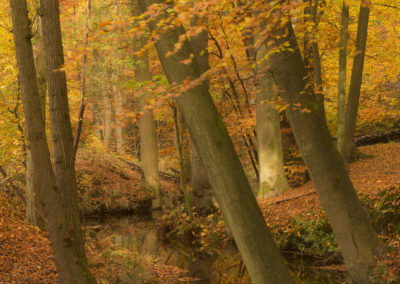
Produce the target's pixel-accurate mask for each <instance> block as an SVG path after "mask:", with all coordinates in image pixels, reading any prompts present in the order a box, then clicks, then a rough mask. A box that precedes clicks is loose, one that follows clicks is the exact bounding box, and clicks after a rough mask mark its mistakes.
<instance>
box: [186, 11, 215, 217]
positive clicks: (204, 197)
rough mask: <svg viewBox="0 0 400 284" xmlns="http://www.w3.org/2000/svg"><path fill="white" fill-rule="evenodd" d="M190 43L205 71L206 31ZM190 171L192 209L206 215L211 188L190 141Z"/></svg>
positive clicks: (201, 70)
mask: <svg viewBox="0 0 400 284" xmlns="http://www.w3.org/2000/svg"><path fill="white" fill-rule="evenodd" d="M197 20H198V19H197V17H196V16H195V17H193V18H192V19H191V24H192V25H193V26H196V25H197ZM190 45H191V47H192V49H193V54H194V58H195V59H196V61H197V64H198V65H199V69H200V72H201V73H204V72H207V71H208V70H209V69H210V65H209V63H208V57H209V56H208V33H207V31H206V30H203V31H201V32H200V33H199V34H197V35H196V36H193V37H191V38H190ZM205 83H206V85H207V86H208V85H209V82H208V80H205ZM191 163H192V164H191V171H190V187H191V190H190V200H191V202H192V205H193V207H194V208H195V209H194V210H195V211H196V212H197V214H199V215H203V216H204V215H207V214H209V213H210V212H211V211H212V209H213V202H212V188H211V184H210V181H209V180H208V178H207V174H206V170H205V169H204V165H203V162H202V161H201V158H200V156H199V154H198V153H197V151H196V148H195V147H194V145H193V143H192V159H191Z"/></svg>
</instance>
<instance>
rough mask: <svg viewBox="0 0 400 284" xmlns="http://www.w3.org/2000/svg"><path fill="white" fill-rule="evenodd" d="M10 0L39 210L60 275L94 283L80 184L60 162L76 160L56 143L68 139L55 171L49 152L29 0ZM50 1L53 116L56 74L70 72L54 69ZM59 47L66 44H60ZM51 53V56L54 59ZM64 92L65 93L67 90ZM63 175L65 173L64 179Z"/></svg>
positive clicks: (54, 12)
mask: <svg viewBox="0 0 400 284" xmlns="http://www.w3.org/2000/svg"><path fill="white" fill-rule="evenodd" d="M10 3H11V9H12V18H13V31H14V33H13V34H14V42H15V48H16V56H17V62H18V69H19V71H20V81H21V93H22V97H23V103H24V113H25V121H26V128H27V134H28V135H27V136H28V142H29V147H30V150H31V155H32V166H33V167H34V168H35V175H36V176H37V181H38V182H39V184H38V189H39V192H38V193H39V196H40V200H41V202H40V204H41V206H40V208H39V210H40V212H41V214H43V215H44V216H45V218H46V221H47V226H48V231H49V238H50V242H51V246H52V248H53V253H54V259H55V262H56V265H57V269H58V272H59V276H60V280H61V282H62V283H71V284H72V283H95V282H96V281H95V279H94V278H93V277H92V276H91V274H90V272H89V269H88V264H87V260H86V256H85V250H84V246H83V240H82V235H81V231H80V221H79V216H78V214H77V213H78V206H77V201H76V192H75V188H74V187H70V186H69V185H71V184H73V185H74V184H75V179H74V178H75V177H74V176H72V179H71V175H68V174H69V173H71V170H70V169H71V168H65V167H64V169H62V170H64V171H66V173H61V174H60V170H61V166H64V165H65V164H64V163H63V162H65V163H66V162H69V163H68V166H71V165H72V172H73V163H72V164H71V162H73V159H68V160H62V159H60V152H59V147H58V146H59V145H57V144H58V142H65V141H64V140H59V141H57V140H56V141H55V143H54V148H55V152H54V157H55V163H54V164H55V169H56V174H55V175H54V172H53V169H52V164H51V161H50V153H49V148H48V145H47V140H46V134H45V129H44V122H43V117H42V111H41V105H40V100H39V92H38V85H37V81H36V72H35V67H34V61H33V53H32V44H31V37H32V35H31V31H30V27H29V25H30V24H29V19H28V10H27V4H26V1H25V0H11V1H10ZM46 4H47V5H45V6H46V7H44V6H43V13H44V15H43V18H42V20H43V22H42V23H43V39H44V50H45V51H46V61H47V70H48V71H49V70H51V72H48V74H47V75H48V79H49V81H48V82H49V93H50V98H51V100H50V104H51V106H50V109H51V112H53V118H54V112H55V111H56V110H57V111H58V112H57V113H58V114H60V113H59V107H60V105H58V104H54V95H55V93H54V89H53V88H54V79H55V78H53V76H60V75H61V76H63V75H62V74H64V78H65V73H64V72H61V71H56V72H54V70H55V69H59V68H60V67H61V65H62V64H60V65H58V66H57V67H56V66H54V65H56V64H54V63H56V62H55V61H56V60H60V57H59V56H55V55H61V59H62V49H61V52H60V50H58V52H56V50H54V49H52V48H49V47H51V44H50V45H49V39H50V38H52V39H53V40H56V41H55V42H53V44H54V43H55V44H61V34H60V33H59V32H60V30H59V27H60V26H59V18H58V15H59V14H58V11H59V10H58V2H56V1H47V2H46ZM49 23H51V25H52V27H53V29H54V30H51V29H49V27H48V25H49ZM57 27H58V28H57ZM57 31H58V33H57ZM55 35H58V39H57V38H53V37H52V36H55ZM60 47H61V45H60V46H59V48H60ZM49 57H52V59H51V58H49ZM53 60H54V61H53ZM59 63H61V62H59ZM49 73H50V74H49ZM65 91H66V88H65ZM64 94H65V95H66V92H65V93H64ZM65 99H66V96H65ZM52 100H53V102H52ZM60 103H62V102H60ZM64 103H65V101H64ZM66 106H67V105H66ZM61 107H62V105H61ZM64 110H65V111H66V112H63V115H61V117H63V118H67V119H69V116H68V108H65V105H64ZM54 122H56V121H53V124H52V127H53V134H54V135H55V134H56V133H59V131H63V130H64V131H66V130H68V129H57V127H61V126H64V125H61V123H58V124H56V123H54ZM68 122H69V121H68ZM69 131H70V140H69V142H70V145H69V146H68V145H65V146H66V147H68V149H69V153H68V154H69V156H68V157H71V156H72V132H71V127H70V126H69ZM54 138H55V137H54ZM54 138H53V139H54ZM65 154H67V153H65ZM72 157H73V156H72ZM60 162H61V163H60ZM63 175H64V176H63ZM62 177H65V179H64V178H62ZM74 196H75V198H74Z"/></svg>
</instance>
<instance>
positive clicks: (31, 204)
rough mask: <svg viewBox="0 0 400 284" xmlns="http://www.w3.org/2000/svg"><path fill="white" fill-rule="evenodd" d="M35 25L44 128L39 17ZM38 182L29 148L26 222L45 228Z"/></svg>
mask: <svg viewBox="0 0 400 284" xmlns="http://www.w3.org/2000/svg"><path fill="white" fill-rule="evenodd" d="M35 22H36V27H37V29H38V36H37V38H36V40H35V44H34V45H33V52H34V59H35V69H36V78H37V83H38V93H39V99H40V106H41V110H42V118H43V120H42V121H43V128H45V121H46V91H47V79H46V61H45V58H44V52H43V39H42V33H41V31H40V29H41V23H40V18H39V17H38V18H36V21H35ZM38 184H39V182H38V181H37V180H36V175H35V168H34V167H33V161H32V154H31V150H30V149H29V148H28V149H27V155H26V182H25V191H26V205H27V206H26V216H27V219H28V222H29V223H31V224H33V225H35V226H38V227H39V228H40V229H41V230H46V220H45V219H44V217H43V216H41V215H40V211H39V208H40V197H39V194H38V192H39V189H38V188H37V187H38Z"/></svg>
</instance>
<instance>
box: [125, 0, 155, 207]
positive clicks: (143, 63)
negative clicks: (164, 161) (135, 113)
mask: <svg viewBox="0 0 400 284" xmlns="http://www.w3.org/2000/svg"><path fill="white" fill-rule="evenodd" d="M132 14H133V15H134V16H136V17H137V16H140V15H141V14H142V10H141V7H140V6H139V2H138V0H132ZM134 41H135V42H134V46H135V51H136V52H138V51H141V50H142V49H143V51H144V53H143V54H142V56H141V57H140V58H139V57H137V56H135V57H134V60H135V64H134V69H135V80H136V82H137V83H139V84H146V83H148V82H149V81H150V80H151V78H152V76H151V71H150V66H149V55H148V52H147V50H145V49H144V48H145V45H146V41H147V38H146V37H145V36H144V35H142V36H140V37H139V38H136V39H134ZM139 109H140V111H141V112H142V116H141V118H140V120H139V133H140V160H141V168H142V170H143V173H144V179H145V182H146V184H147V186H150V187H151V189H152V190H153V191H154V192H155V194H156V199H155V200H153V203H152V207H153V209H156V208H160V207H161V205H162V203H161V192H160V178H159V173H158V147H157V136H156V125H155V121H154V114H153V110H152V109H150V108H148V107H147V106H146V94H141V97H140V98H139Z"/></svg>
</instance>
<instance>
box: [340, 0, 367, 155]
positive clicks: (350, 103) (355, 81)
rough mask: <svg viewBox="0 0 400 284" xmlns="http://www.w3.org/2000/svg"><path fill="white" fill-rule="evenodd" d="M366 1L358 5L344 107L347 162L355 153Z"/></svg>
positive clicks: (365, 26)
mask: <svg viewBox="0 0 400 284" xmlns="http://www.w3.org/2000/svg"><path fill="white" fill-rule="evenodd" d="M369 5H370V2H369V1H368V0H362V1H361V5H360V14H359V16H358V28H357V39H356V53H355V55H354V60H353V68H352V70H351V79H350V86H349V96H348V99H347V105H346V124H345V134H344V158H345V159H346V160H347V161H349V160H351V158H352V155H353V154H354V152H355V144H354V133H355V130H356V122H357V112H358V103H359V100H360V91H361V83H362V74H363V69H364V57H365V48H366V45H367V35H368V20H369Z"/></svg>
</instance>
